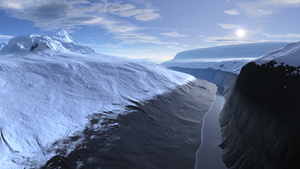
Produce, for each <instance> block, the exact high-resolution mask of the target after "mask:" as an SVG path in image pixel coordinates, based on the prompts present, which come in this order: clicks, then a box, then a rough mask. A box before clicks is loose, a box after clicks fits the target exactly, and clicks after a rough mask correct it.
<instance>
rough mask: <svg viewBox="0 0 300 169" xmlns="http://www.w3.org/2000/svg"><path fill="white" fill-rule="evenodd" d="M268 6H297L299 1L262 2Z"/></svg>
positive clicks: (268, 0)
mask: <svg viewBox="0 0 300 169" xmlns="http://www.w3.org/2000/svg"><path fill="white" fill-rule="evenodd" d="M263 2H264V3H266V4H269V5H298V4H300V0H264V1H263Z"/></svg>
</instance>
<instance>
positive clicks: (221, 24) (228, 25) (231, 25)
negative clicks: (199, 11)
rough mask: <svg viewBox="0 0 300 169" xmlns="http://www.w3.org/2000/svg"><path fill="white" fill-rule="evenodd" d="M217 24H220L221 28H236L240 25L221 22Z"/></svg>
mask: <svg viewBox="0 0 300 169" xmlns="http://www.w3.org/2000/svg"><path fill="white" fill-rule="evenodd" d="M218 25H219V26H221V27H222V28H223V29H237V28H239V27H241V26H239V25H234V24H223V23H219V24H218Z"/></svg>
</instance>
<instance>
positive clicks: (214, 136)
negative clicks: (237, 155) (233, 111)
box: [195, 95, 226, 169]
mask: <svg viewBox="0 0 300 169" xmlns="http://www.w3.org/2000/svg"><path fill="white" fill-rule="evenodd" d="M224 103H225V99H224V97H223V96H220V95H216V97H215V101H214V102H213V104H212V107H211V109H210V110H209V111H208V112H207V113H206V115H205V117H204V122H203V128H202V139H201V140H202V144H201V146H200V147H199V149H198V151H197V153H196V164H195V169H226V166H225V165H224V163H223V161H222V157H221V153H222V149H221V148H220V147H219V145H220V143H221V140H222V137H221V128H220V124H219V116H220V112H221V111H222V109H223V105H224Z"/></svg>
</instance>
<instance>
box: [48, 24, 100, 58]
mask: <svg viewBox="0 0 300 169" xmlns="http://www.w3.org/2000/svg"><path fill="white" fill-rule="evenodd" d="M52 39H53V40H56V41H59V42H60V43H61V44H62V46H63V47H65V48H66V49H68V50H70V51H72V52H78V53H92V52H94V50H93V49H91V48H89V47H86V46H82V45H79V44H78V43H77V42H76V41H75V40H74V39H73V38H72V37H71V36H70V35H69V34H68V33H67V32H66V31H65V30H63V29H61V30H59V31H58V32H56V33H55V34H54V35H52Z"/></svg>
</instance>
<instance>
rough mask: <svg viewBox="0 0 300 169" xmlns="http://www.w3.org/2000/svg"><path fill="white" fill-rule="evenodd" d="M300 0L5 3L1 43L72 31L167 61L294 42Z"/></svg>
mask: <svg viewBox="0 0 300 169" xmlns="http://www.w3.org/2000/svg"><path fill="white" fill-rule="evenodd" d="M299 7H300V0H285V1H281V0H253V1H244V0H213V1H211V0H203V1H199V0H189V1H182V0H173V1H172V2H170V1H161V0H151V1H150V0H118V1H115V0H52V1H47V0H2V1H1V2H0V19H1V22H2V26H1V29H0V43H1V42H7V41H8V40H9V39H10V38H12V37H14V36H18V35H23V34H30V33H43V34H46V35H49V34H52V33H53V32H54V31H57V30H58V29H61V28H63V29H65V30H67V31H68V32H69V33H70V34H71V36H73V37H74V39H75V40H77V42H79V43H80V44H83V45H87V46H89V47H91V48H93V49H94V50H95V51H97V52H99V53H104V54H108V55H115V56H124V57H129V58H139V59H145V58H147V59H150V60H152V61H156V62H162V61H166V60H170V59H172V58H173V57H174V56H175V54H176V53H178V52H181V51H184V50H190V49H196V48H203V47H211V46H219V45H229V44H241V43H254V42H278V41H284V42H295V41H299V39H300V30H299V29H298V27H299V23H298V22H296V21H295V16H299V15H300V10H299Z"/></svg>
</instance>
